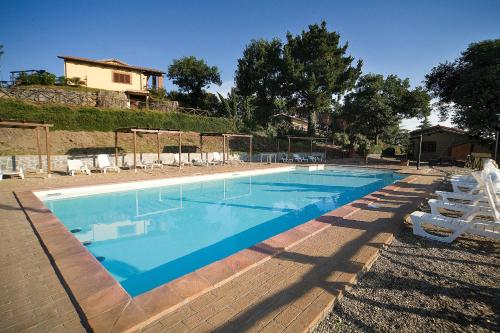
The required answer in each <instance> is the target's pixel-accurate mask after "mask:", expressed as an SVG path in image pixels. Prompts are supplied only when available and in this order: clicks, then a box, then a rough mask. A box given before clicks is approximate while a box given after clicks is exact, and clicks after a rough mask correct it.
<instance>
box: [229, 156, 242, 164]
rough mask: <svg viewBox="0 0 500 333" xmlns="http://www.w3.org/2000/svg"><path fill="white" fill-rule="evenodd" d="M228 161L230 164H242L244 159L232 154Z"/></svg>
mask: <svg viewBox="0 0 500 333" xmlns="http://www.w3.org/2000/svg"><path fill="white" fill-rule="evenodd" d="M228 162H229V163H230V164H244V163H245V161H243V160H242V159H241V158H240V157H239V156H233V157H232V158H231V157H230V158H229V160H228Z"/></svg>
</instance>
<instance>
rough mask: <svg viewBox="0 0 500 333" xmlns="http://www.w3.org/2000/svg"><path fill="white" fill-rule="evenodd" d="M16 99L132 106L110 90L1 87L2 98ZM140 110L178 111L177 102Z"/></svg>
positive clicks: (155, 103) (105, 106) (162, 103)
mask: <svg viewBox="0 0 500 333" xmlns="http://www.w3.org/2000/svg"><path fill="white" fill-rule="evenodd" d="M2 97H3V98H16V99H20V100H23V101H29V102H39V103H53V104H62V105H67V106H80V107H103V108H119V109H128V108H130V104H129V101H128V97H127V94H125V93H124V92H121V91H108V90H98V91H96V90H89V91H85V90H76V89H75V90H71V89H62V88H54V87H50V86H47V87H39V86H36V87H33V86H14V87H10V88H2V87H0V98H2ZM139 106H140V108H148V109H152V110H157V111H164V112H169V111H175V110H177V109H178V106H179V104H178V102H176V101H162V102H161V103H160V102H151V103H149V104H147V105H146V104H144V103H142V104H140V105H139Z"/></svg>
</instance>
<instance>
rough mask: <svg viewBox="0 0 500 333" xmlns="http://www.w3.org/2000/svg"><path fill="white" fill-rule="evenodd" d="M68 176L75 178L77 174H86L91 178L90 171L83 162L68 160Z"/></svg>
mask: <svg viewBox="0 0 500 333" xmlns="http://www.w3.org/2000/svg"><path fill="white" fill-rule="evenodd" d="M67 164H68V174H69V175H70V176H74V175H75V172H81V173H85V174H87V175H89V176H90V169H89V168H88V167H87V165H86V164H85V163H83V162H82V161H81V160H68V161H67Z"/></svg>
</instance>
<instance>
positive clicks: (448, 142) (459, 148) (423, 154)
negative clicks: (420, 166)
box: [410, 125, 491, 161]
mask: <svg viewBox="0 0 500 333" xmlns="http://www.w3.org/2000/svg"><path fill="white" fill-rule="evenodd" d="M410 139H411V148H412V149H413V157H414V158H418V154H419V152H420V160H422V161H458V160H464V159H465V156H467V155H469V154H471V153H489V152H491V147H490V145H489V144H488V143H485V142H483V141H481V140H480V139H478V138H476V137H474V136H472V135H470V134H469V133H468V132H467V131H464V130H461V129H459V128H453V127H446V126H442V125H436V126H432V127H428V128H425V129H418V130H415V131H412V132H410Z"/></svg>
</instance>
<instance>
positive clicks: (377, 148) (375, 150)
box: [370, 144, 384, 154]
mask: <svg viewBox="0 0 500 333" xmlns="http://www.w3.org/2000/svg"><path fill="white" fill-rule="evenodd" d="M383 151H384V145H383V144H378V145H373V146H371V148H370V154H382V153H383Z"/></svg>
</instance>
